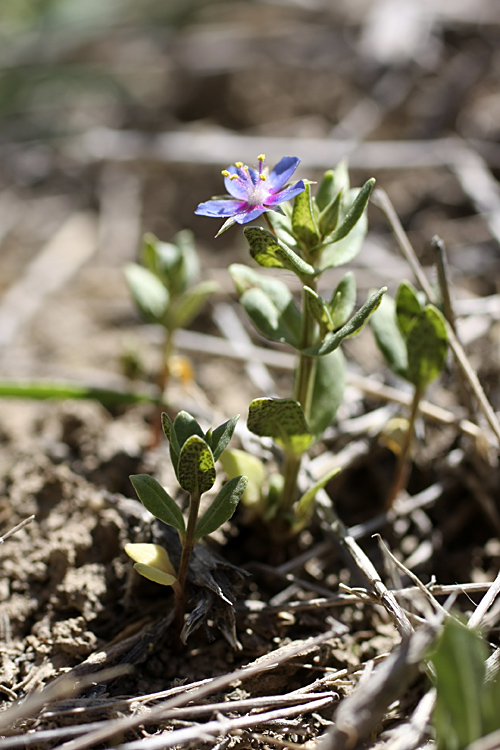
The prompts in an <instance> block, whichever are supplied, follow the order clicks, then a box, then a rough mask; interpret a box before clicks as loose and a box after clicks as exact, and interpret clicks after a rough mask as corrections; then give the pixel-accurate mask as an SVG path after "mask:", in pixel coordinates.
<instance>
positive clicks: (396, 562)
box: [373, 534, 450, 617]
mask: <svg viewBox="0 0 500 750" xmlns="http://www.w3.org/2000/svg"><path fill="white" fill-rule="evenodd" d="M373 536H374V537H375V539H376V540H377V541H378V543H379V546H380V549H381V550H382V552H383V553H384V554H385V555H387V557H389V559H390V560H391V562H393V563H394V565H396V567H398V568H399V569H400V570H402V571H403V573H405V575H407V576H408V578H409V579H410V581H413V583H414V584H415V586H416V587H417V588H418V589H419V591H421V592H422V593H423V595H424V596H425V597H426V599H428V600H429V601H430V603H431V604H432V606H433V607H434V609H435V610H436V612H440V613H441V614H442V615H443V616H444V617H450V613H449V612H448V610H447V609H445V608H444V607H443V606H442V604H440V603H439V602H438V601H437V599H435V598H434V596H433V595H432V594H431V592H430V591H429V589H428V588H427V587H426V586H424V584H423V583H422V581H421V580H420V578H419V577H418V576H416V575H415V573H413V572H412V571H411V570H410V569H409V568H407V567H406V565H404V564H403V563H402V562H401V561H400V560H398V559H397V557H394V555H393V554H392V552H391V551H390V549H389V547H388V546H387V545H386V544H385V542H384V541H383V540H382V537H381V536H380V534H374V535H373Z"/></svg>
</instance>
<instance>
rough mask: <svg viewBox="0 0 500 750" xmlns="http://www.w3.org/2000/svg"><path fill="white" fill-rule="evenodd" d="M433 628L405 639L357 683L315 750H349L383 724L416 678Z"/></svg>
mask: <svg viewBox="0 0 500 750" xmlns="http://www.w3.org/2000/svg"><path fill="white" fill-rule="evenodd" d="M436 629H437V625H436V624H432V625H431V624H427V625H426V626H424V627H422V628H421V629H419V630H418V631H416V632H414V633H412V635H411V636H410V637H409V638H405V639H404V640H403V641H402V642H401V644H400V645H399V646H398V647H397V648H395V649H394V651H393V652H392V653H391V654H390V656H388V657H387V659H385V661H383V662H382V664H379V665H378V667H376V668H375V669H374V670H373V672H372V673H371V674H370V679H367V680H363V681H361V680H360V682H359V683H358V686H357V687H356V689H355V690H354V691H353V692H352V693H351V694H350V695H349V696H347V698H344V700H343V701H342V702H341V704H340V706H339V708H338V709H337V712H336V714H335V717H334V720H335V724H334V726H333V727H332V728H331V729H330V731H329V732H328V734H326V735H325V736H324V738H323V740H322V741H321V743H320V744H319V745H318V746H317V747H318V750H350V749H351V748H354V747H355V746H356V745H357V742H358V741H359V740H362V739H363V738H365V737H368V736H369V735H370V733H371V732H372V731H373V729H374V728H375V727H376V726H377V725H379V724H380V722H381V721H382V720H383V718H384V716H385V714H386V712H387V709H388V707H389V706H390V704H391V703H393V702H394V701H395V700H397V699H398V698H400V696H401V695H402V694H403V693H404V692H405V691H406V689H407V688H408V687H409V686H410V685H411V683H412V682H413V681H414V680H415V678H416V677H417V676H418V674H419V665H420V663H421V662H422V659H423V658H424V657H425V654H426V653H427V651H428V649H429V646H430V645H431V643H432V642H433V640H434V637H435V633H436Z"/></svg>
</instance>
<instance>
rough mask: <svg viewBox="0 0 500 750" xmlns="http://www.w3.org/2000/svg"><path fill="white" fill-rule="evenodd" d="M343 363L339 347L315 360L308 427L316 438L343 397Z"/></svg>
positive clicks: (328, 423)
mask: <svg viewBox="0 0 500 750" xmlns="http://www.w3.org/2000/svg"><path fill="white" fill-rule="evenodd" d="M344 389H345V363H344V355H343V354H342V351H341V349H340V348H339V349H335V351H333V352H331V354H327V355H326V356H324V357H319V358H318V360H317V362H316V372H315V374H314V384H313V392H312V398H311V410H310V414H309V429H310V430H311V432H312V434H313V435H314V436H315V437H316V438H318V437H320V436H321V435H322V434H323V432H324V431H325V430H326V429H327V427H329V426H330V425H331V423H332V422H333V420H334V417H335V415H336V413H337V409H338V408H339V406H340V404H341V403H342V400H343V398H344Z"/></svg>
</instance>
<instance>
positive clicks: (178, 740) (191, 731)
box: [120, 698, 334, 750]
mask: <svg viewBox="0 0 500 750" xmlns="http://www.w3.org/2000/svg"><path fill="white" fill-rule="evenodd" d="M333 700H334V699H333V698H319V699H317V700H312V701H309V702H308V703H307V704H306V705H305V706H293V707H288V708H280V709H277V710H274V711H266V712H263V713H257V714H247V715H246V716H239V717H237V718H234V719H230V718H226V717H221V718H219V719H216V720H214V721H209V722H207V723H206V724H196V725H195V726H192V727H185V728H183V729H174V730H173V731H164V732H162V733H161V734H159V735H154V736H153V737H143V738H142V739H140V740H135V741H133V742H126V743H125V744H123V745H120V750H164V749H165V748H169V747H174V746H175V745H180V746H182V745H187V744H191V743H192V742H194V741H196V740H198V741H199V740H202V741H205V742H206V741H207V740H208V741H210V740H213V738H214V737H217V736H219V735H223V736H224V735H227V734H229V733H230V732H231V733H235V732H238V730H242V729H249V728H250V727H254V726H259V725H261V724H264V725H265V724H268V723H269V724H272V723H273V722H276V721H280V722H281V721H283V720H284V719H290V718H294V717H295V716H300V714H302V713H305V712H306V711H307V712H314V711H320V710H321V709H323V708H326V706H328V705H330V704H331V703H332V702H333ZM143 722H144V717H142V721H141V722H140V723H141V724H142V723H143ZM280 728H281V724H280ZM285 729H286V730H287V731H291V729H292V728H291V727H287V726H286V725H285Z"/></svg>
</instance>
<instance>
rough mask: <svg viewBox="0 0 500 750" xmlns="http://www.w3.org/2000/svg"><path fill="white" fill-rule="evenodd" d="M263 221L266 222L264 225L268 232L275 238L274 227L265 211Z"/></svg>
mask: <svg viewBox="0 0 500 750" xmlns="http://www.w3.org/2000/svg"><path fill="white" fill-rule="evenodd" d="M264 219H265V222H266V224H267V226H268V229H269V231H270V232H272V233H273V234H274V236H275V237H276V232H275V230H274V227H273V225H272V222H271V219H270V218H269V216H268V214H267V211H266V213H265V214H264Z"/></svg>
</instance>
